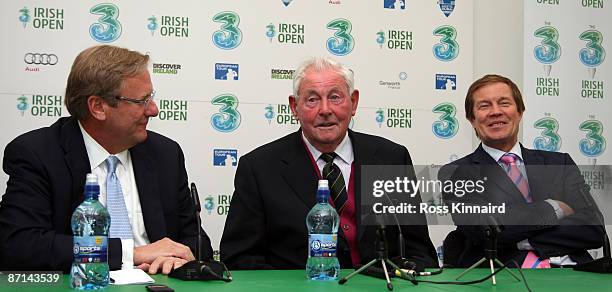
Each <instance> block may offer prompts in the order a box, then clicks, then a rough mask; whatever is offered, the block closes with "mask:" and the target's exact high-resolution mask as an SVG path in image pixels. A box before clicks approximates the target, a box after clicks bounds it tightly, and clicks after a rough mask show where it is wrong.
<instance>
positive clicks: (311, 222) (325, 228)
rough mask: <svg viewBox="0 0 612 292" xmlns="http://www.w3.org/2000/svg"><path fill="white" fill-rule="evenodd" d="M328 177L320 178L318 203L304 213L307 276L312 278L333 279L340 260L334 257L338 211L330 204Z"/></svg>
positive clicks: (336, 276)
mask: <svg viewBox="0 0 612 292" xmlns="http://www.w3.org/2000/svg"><path fill="white" fill-rule="evenodd" d="M328 202H329V186H328V183H327V180H324V179H322V180H319V187H318V189H317V204H316V205H315V206H314V207H312V209H311V210H310V212H308V216H306V227H307V228H308V261H307V262H306V276H307V277H308V279H311V280H335V279H337V278H338V272H339V271H340V263H339V262H338V257H337V256H336V246H337V243H338V222H339V219H338V213H337V212H336V209H334V207H332V206H331V205H330V204H329V203H328Z"/></svg>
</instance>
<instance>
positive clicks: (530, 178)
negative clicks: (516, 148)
mask: <svg viewBox="0 0 612 292" xmlns="http://www.w3.org/2000/svg"><path fill="white" fill-rule="evenodd" d="M521 152H522V154H523V161H524V163H525V169H526V171H527V182H528V183H529V193H530V194H531V197H532V199H533V201H534V202H535V201H540V200H543V199H545V198H542V197H541V195H545V194H546V192H544V191H543V189H542V188H543V187H544V186H547V185H548V184H549V183H550V182H552V179H551V178H550V177H548V174H549V173H555V172H553V171H547V170H546V169H545V168H547V167H549V166H548V165H546V163H545V162H546V161H545V160H544V158H543V157H542V156H541V155H539V154H538V152H537V151H533V150H530V149H527V148H525V147H523V145H521ZM553 167H554V166H553Z"/></svg>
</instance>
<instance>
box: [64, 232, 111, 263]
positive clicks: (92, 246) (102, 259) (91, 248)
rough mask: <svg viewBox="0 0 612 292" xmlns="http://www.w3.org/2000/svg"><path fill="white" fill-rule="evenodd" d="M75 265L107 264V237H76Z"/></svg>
mask: <svg viewBox="0 0 612 292" xmlns="http://www.w3.org/2000/svg"><path fill="white" fill-rule="evenodd" d="M73 243H74V246H73V248H72V253H73V254H74V262H75V263H82V264H87V263H106V262H107V257H108V238H107V237H106V236H74V238H73Z"/></svg>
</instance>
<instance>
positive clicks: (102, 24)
mask: <svg viewBox="0 0 612 292" xmlns="http://www.w3.org/2000/svg"><path fill="white" fill-rule="evenodd" d="M89 12H90V13H91V14H96V15H101V16H100V18H98V21H99V22H96V23H93V24H92V25H91V26H89V35H91V37H92V38H93V39H94V40H95V41H97V42H100V43H110V42H113V41H116V40H117V39H118V38H119V36H121V23H120V22H119V21H118V20H117V18H118V17H119V8H118V7H117V6H115V5H114V4H110V3H102V4H98V5H96V6H94V7H92V8H91V9H90V10H89Z"/></svg>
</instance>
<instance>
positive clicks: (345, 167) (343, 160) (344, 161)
mask: <svg viewBox="0 0 612 292" xmlns="http://www.w3.org/2000/svg"><path fill="white" fill-rule="evenodd" d="M302 139H303V140H304V143H305V144H306V147H308V150H310V154H312V157H313V158H314V159H315V161H316V163H317V166H318V167H319V172H320V173H321V174H323V167H324V166H325V160H323V158H321V154H323V153H322V152H321V151H319V150H317V148H315V147H314V146H312V144H310V142H308V139H306V137H305V136H304V133H302ZM334 152H335V153H336V154H337V156H336V158H334V163H335V164H336V165H338V168H340V171H341V172H342V177H344V184H345V185H346V190H347V193H348V185H349V180H350V177H351V165H352V164H353V160H355V155H354V154H353V144H352V143H351V139H349V136H348V133H346V135H345V136H344V139H342V142H340V144H338V147H336V150H335V151H334Z"/></svg>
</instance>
